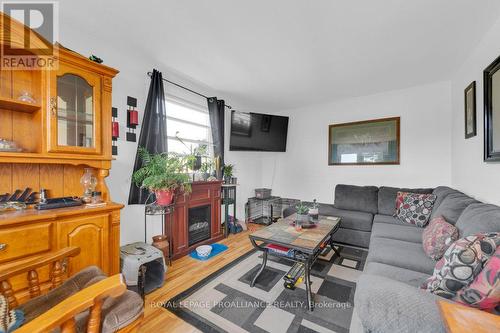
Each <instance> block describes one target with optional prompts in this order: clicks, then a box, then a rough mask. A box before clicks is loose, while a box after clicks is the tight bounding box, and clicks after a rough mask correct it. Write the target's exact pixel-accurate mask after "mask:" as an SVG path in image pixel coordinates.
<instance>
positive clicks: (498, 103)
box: [483, 57, 500, 162]
mask: <svg viewBox="0 0 500 333" xmlns="http://www.w3.org/2000/svg"><path fill="white" fill-rule="evenodd" d="M499 69H500V57H498V58H497V59H496V60H495V61H493V63H491V65H489V66H488V67H487V68H486V69H485V70H484V73H483V77H484V160H485V162H492V161H500V70H499Z"/></svg>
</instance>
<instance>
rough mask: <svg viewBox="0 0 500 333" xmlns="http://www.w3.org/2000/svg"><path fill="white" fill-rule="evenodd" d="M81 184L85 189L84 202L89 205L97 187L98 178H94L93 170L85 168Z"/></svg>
mask: <svg viewBox="0 0 500 333" xmlns="http://www.w3.org/2000/svg"><path fill="white" fill-rule="evenodd" d="M80 184H81V185H82V187H83V196H82V200H83V201H84V202H86V203H89V202H90V201H91V200H92V192H94V190H95V188H96V186H97V178H96V177H95V176H94V173H93V170H92V169H91V168H85V171H84V172H83V176H82V178H80Z"/></svg>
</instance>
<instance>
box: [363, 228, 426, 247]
mask: <svg viewBox="0 0 500 333" xmlns="http://www.w3.org/2000/svg"><path fill="white" fill-rule="evenodd" d="M408 226H409V227H408ZM408 226H406V225H403V224H396V225H393V224H390V223H374V224H373V229H372V237H378V238H390V239H398V240H402V241H406V242H412V243H418V244H421V243H422V232H423V230H424V229H422V228H417V227H412V226H411V225H410V224H408Z"/></svg>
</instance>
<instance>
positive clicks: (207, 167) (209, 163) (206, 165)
mask: <svg viewBox="0 0 500 333" xmlns="http://www.w3.org/2000/svg"><path fill="white" fill-rule="evenodd" d="M214 166H215V163H214V161H213V160H212V159H211V158H208V159H207V160H206V161H205V162H203V163H202V164H201V168H200V172H202V173H211V172H212V170H213V169H214Z"/></svg>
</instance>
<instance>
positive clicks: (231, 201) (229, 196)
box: [221, 184, 238, 237]
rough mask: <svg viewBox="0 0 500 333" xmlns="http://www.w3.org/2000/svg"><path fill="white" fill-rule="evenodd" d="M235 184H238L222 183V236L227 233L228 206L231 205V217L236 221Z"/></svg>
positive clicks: (225, 235)
mask: <svg viewBox="0 0 500 333" xmlns="http://www.w3.org/2000/svg"><path fill="white" fill-rule="evenodd" d="M236 186H238V184H222V186H221V192H222V193H221V194H222V198H221V199H222V204H223V205H224V219H225V220H224V237H227V235H228V233H229V229H228V226H229V206H230V205H233V217H234V220H235V221H236Z"/></svg>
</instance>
